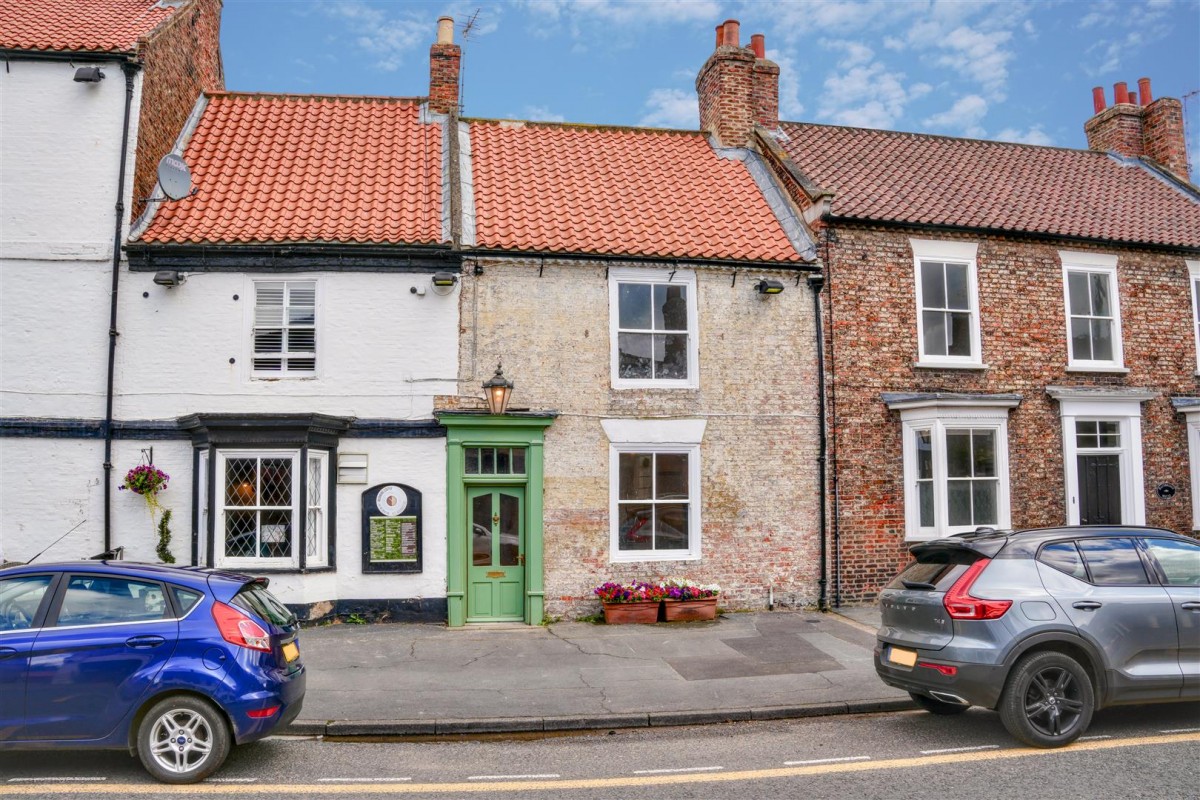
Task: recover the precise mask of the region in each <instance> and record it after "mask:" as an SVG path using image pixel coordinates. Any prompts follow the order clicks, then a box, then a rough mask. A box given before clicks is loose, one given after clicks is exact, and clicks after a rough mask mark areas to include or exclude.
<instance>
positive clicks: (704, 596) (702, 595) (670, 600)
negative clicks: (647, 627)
mask: <svg viewBox="0 0 1200 800" xmlns="http://www.w3.org/2000/svg"><path fill="white" fill-rule="evenodd" d="M662 588H663V614H664V616H665V618H666V620H667V622H690V621H692V620H709V619H716V618H717V596H718V595H720V594H721V587H720V586H717V585H716V584H715V583H708V584H703V583H694V582H692V581H689V580H686V579H684V578H669V579H667V580H666V581H664V582H663V586H662Z"/></svg>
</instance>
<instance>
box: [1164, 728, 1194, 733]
mask: <svg viewBox="0 0 1200 800" xmlns="http://www.w3.org/2000/svg"><path fill="white" fill-rule="evenodd" d="M1197 731H1200V728H1175V729H1174V730H1169V731H1159V733H1196V732H1197Z"/></svg>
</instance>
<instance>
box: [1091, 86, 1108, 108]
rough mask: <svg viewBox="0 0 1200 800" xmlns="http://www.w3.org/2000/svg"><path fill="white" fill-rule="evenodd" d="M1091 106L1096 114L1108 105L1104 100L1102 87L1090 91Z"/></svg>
mask: <svg viewBox="0 0 1200 800" xmlns="http://www.w3.org/2000/svg"><path fill="white" fill-rule="evenodd" d="M1092 105H1093V106H1094V107H1095V109H1096V113H1097V114H1099V113H1100V112H1101V111H1103V110H1104V108H1105V106H1107V105H1108V103H1107V102H1106V101H1105V100H1104V87H1103V86H1097V87H1096V88H1094V89H1092Z"/></svg>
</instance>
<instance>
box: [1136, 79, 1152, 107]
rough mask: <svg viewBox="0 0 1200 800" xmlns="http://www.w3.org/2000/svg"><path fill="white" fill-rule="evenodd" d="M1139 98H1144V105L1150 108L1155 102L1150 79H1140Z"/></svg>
mask: <svg viewBox="0 0 1200 800" xmlns="http://www.w3.org/2000/svg"><path fill="white" fill-rule="evenodd" d="M1138 97H1140V98H1142V105H1144V106H1148V105H1150V104H1151V103H1153V102H1154V98H1153V97H1152V96H1151V94H1150V79H1149V78H1138Z"/></svg>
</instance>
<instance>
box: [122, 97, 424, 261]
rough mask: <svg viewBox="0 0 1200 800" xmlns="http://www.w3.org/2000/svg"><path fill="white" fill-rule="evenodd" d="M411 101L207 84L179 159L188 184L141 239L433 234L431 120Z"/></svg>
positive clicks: (392, 238)
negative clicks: (212, 89) (253, 91)
mask: <svg viewBox="0 0 1200 800" xmlns="http://www.w3.org/2000/svg"><path fill="white" fill-rule="evenodd" d="M419 114H420V107H419V105H418V104H417V103H416V102H415V101H412V100H404V99H392V98H369V97H354V98H348V97H315V96H295V95H270V96H267V95H243V94H215V95H212V96H211V97H210V99H209V103H208V107H207V108H206V109H205V110H204V114H203V116H202V117H201V119H200V123H199V125H198V126H197V128H196V131H195V133H194V134H193V135H192V137H191V140H190V141H189V142H188V146H187V149H186V151H185V152H184V159H185V160H186V161H187V162H188V165H189V166H190V167H191V170H192V181H193V183H194V185H195V186H196V188H197V189H198V190H199V191H198V193H197V195H196V196H195V197H193V198H190V199H187V200H181V201H179V202H174V203H162V204H161V207H160V208H159V209H158V211H157V214H156V215H155V217H154V219H153V221H152V222H151V224H150V227H149V228H148V229H147V230H146V231H145V232H144V233H143V234H142V236H141V241H144V242H173V243H200V242H229V243H233V242H245V243H250V242H264V243H265V242H342V243H363V244H434V243H438V242H440V241H441V238H442V128H441V126H440V125H431V124H425V123H422V122H421V121H420V119H419Z"/></svg>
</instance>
